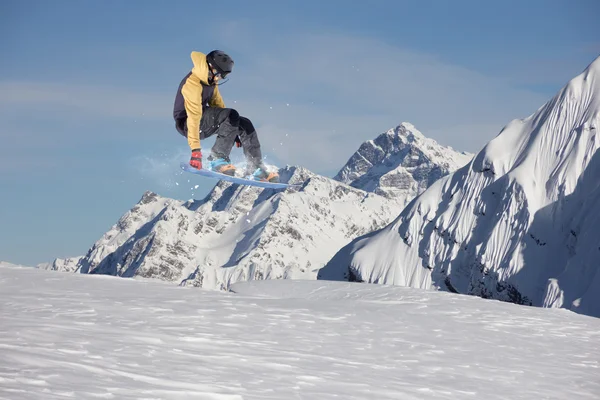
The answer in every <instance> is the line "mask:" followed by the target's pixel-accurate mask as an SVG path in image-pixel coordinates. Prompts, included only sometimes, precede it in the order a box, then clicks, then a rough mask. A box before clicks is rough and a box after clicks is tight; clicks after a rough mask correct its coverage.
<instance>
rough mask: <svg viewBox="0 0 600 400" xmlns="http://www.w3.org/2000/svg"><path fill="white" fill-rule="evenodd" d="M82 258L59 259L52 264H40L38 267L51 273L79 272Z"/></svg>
mask: <svg viewBox="0 0 600 400" xmlns="http://www.w3.org/2000/svg"><path fill="white" fill-rule="evenodd" d="M81 258H82V257H69V258H57V259H55V260H54V261H53V262H51V263H43V264H38V265H37V266H36V267H37V268H39V269H46V270H49V271H61V272H75V271H77V268H78V264H79V261H81Z"/></svg>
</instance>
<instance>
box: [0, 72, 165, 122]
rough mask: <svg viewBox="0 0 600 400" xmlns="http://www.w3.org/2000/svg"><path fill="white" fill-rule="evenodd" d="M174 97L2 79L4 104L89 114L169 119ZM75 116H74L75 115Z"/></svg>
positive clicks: (0, 91) (0, 88)
mask: <svg viewBox="0 0 600 400" xmlns="http://www.w3.org/2000/svg"><path fill="white" fill-rule="evenodd" d="M172 102H173V99H172V98H171V96H166V95H162V94H157V93H143V92H139V91H133V90H128V89H122V88H117V87H112V86H107V85H81V84H71V83H54V82H35V81H4V82H0V104H4V105H10V106H12V107H27V108H31V109H33V110H35V109H38V108H44V109H52V110H57V111H64V112H70V113H71V114H76V113H77V112H79V113H85V114H86V115H87V116H89V115H93V116H94V117H100V118H102V117H125V118H132V117H136V116H139V117H147V118H154V119H162V118H168V117H170V115H171V109H172V104H173V103H172ZM71 117H73V115H71Z"/></svg>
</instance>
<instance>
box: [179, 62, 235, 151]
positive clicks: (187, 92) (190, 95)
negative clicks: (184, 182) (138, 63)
mask: <svg viewBox="0 0 600 400" xmlns="http://www.w3.org/2000/svg"><path fill="white" fill-rule="evenodd" d="M191 58H192V62H193V63H194V67H193V69H192V72H191V74H190V76H189V77H188V78H187V80H186V82H185V84H184V85H183V87H182V88H181V94H182V95H183V99H184V105H185V111H186V113H187V139H188V144H189V145H190V149H192V150H194V149H199V148H200V119H201V118H202V108H203V107H204V106H210V107H219V108H225V103H224V102H223V98H222V97H221V93H219V87H218V86H217V85H214V86H210V85H209V84H208V64H207V63H206V55H205V54H203V53H200V52H198V51H192V54H191ZM205 91H206V92H205ZM211 91H212V96H210V98H207V96H206V95H207V94H209V93H210V92H211ZM203 94H204V96H203ZM207 103H208V104H207Z"/></svg>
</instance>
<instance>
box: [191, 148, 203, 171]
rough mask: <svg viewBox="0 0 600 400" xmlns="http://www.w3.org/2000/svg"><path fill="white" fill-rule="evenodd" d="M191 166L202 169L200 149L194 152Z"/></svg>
mask: <svg viewBox="0 0 600 400" xmlns="http://www.w3.org/2000/svg"><path fill="white" fill-rule="evenodd" d="M190 165H191V166H192V167H194V168H197V169H202V151H201V150H200V149H194V150H192V158H191V160H190Z"/></svg>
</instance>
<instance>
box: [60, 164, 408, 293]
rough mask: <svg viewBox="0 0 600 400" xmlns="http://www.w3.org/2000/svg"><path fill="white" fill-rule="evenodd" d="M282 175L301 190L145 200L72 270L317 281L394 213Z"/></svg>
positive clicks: (210, 280) (369, 200) (317, 180)
mask: <svg viewBox="0 0 600 400" xmlns="http://www.w3.org/2000/svg"><path fill="white" fill-rule="evenodd" d="M280 172H281V174H282V177H283V178H284V180H286V181H288V180H289V181H291V182H293V183H298V182H304V184H303V186H302V187H301V188H300V189H299V190H296V189H288V190H285V191H282V190H262V189H259V188H253V187H244V186H239V185H235V184H230V183H227V182H219V183H218V184H217V185H216V186H215V188H214V189H213V190H212V192H211V193H210V194H209V195H208V196H207V197H206V198H205V199H204V200H201V201H192V202H182V201H177V200H173V199H167V198H162V197H160V196H158V195H156V194H154V193H146V194H145V195H144V196H143V198H142V199H141V201H140V202H139V204H137V205H136V206H135V207H134V208H133V209H132V210H130V211H129V212H127V213H126V214H125V215H124V216H123V217H122V218H121V219H120V220H119V222H118V223H117V224H116V225H115V226H113V227H112V229H111V230H110V231H108V232H107V233H106V234H105V235H104V236H103V237H102V238H101V239H100V240H99V241H98V242H96V243H95V244H94V246H93V247H92V248H91V249H90V250H89V252H88V253H87V254H86V255H85V256H84V257H82V258H81V259H80V261H79V263H78V265H77V268H78V271H79V272H82V273H91V274H109V275H119V276H123V277H132V276H139V277H145V278H158V279H161V280H165V281H172V282H177V283H183V284H185V285H194V286H201V287H206V288H213V289H227V288H228V287H229V285H230V284H231V283H232V282H237V281H239V280H252V279H282V278H311V279H314V278H315V277H316V271H317V270H318V269H319V268H320V267H322V266H323V265H324V264H325V263H326V262H327V261H328V260H329V259H330V258H331V257H332V256H333V254H334V253H335V251H336V250H338V249H339V248H340V247H342V246H343V245H344V244H346V243H348V242H350V241H351V240H352V239H353V238H355V237H357V236H359V235H362V234H365V233H367V232H370V231H372V230H374V229H378V228H380V227H382V226H384V225H385V224H386V223H388V222H389V221H390V220H391V219H392V218H393V216H394V215H395V214H397V213H398V212H399V207H398V205H397V204H396V203H395V202H393V201H390V200H388V199H385V198H383V197H381V196H376V195H369V194H368V193H365V192H363V191H361V190H358V189H354V188H351V187H349V186H347V185H343V184H340V183H339V182H336V181H334V180H331V179H327V178H324V177H321V176H317V175H314V174H312V173H310V172H309V171H307V170H305V169H301V168H289V169H286V170H282V171H280ZM55 264H56V263H55ZM69 270H71V268H69Z"/></svg>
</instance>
